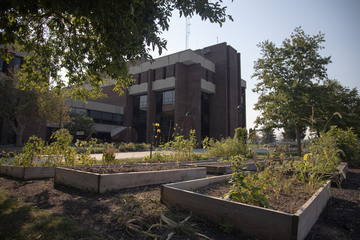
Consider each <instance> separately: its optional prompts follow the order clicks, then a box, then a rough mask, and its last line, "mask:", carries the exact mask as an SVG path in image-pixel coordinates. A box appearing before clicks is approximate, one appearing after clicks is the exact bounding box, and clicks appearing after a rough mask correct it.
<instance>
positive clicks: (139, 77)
mask: <svg viewBox="0 0 360 240" xmlns="http://www.w3.org/2000/svg"><path fill="white" fill-rule="evenodd" d="M140 83H141V73H139V74H138V81H137V84H140Z"/></svg>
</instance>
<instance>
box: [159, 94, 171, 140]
mask: <svg viewBox="0 0 360 240" xmlns="http://www.w3.org/2000/svg"><path fill="white" fill-rule="evenodd" d="M174 120H175V91H174V90H170V91H165V92H159V93H157V94H156V121H157V122H158V123H159V124H160V129H161V141H164V142H167V141H170V140H172V138H173V132H174Z"/></svg>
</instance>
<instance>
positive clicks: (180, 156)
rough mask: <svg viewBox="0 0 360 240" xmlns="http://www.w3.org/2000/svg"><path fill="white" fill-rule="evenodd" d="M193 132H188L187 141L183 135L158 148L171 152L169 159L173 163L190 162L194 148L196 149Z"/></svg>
mask: <svg viewBox="0 0 360 240" xmlns="http://www.w3.org/2000/svg"><path fill="white" fill-rule="evenodd" d="M196 144H197V142H196V136H195V130H190V132H189V137H188V139H185V137H184V136H183V135H178V136H175V137H174V140H172V141H169V142H167V143H165V144H163V145H161V146H160V147H161V148H163V149H169V150H171V157H172V158H173V159H174V160H175V161H183V160H192V159H193V154H194V148H195V147H196Z"/></svg>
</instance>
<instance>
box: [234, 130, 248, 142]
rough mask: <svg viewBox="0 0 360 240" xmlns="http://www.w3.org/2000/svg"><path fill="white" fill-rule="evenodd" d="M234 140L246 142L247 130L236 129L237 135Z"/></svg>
mask: <svg viewBox="0 0 360 240" xmlns="http://www.w3.org/2000/svg"><path fill="white" fill-rule="evenodd" d="M234 138H235V139H237V140H240V141H244V142H245V141H246V139H247V131H246V128H241V127H239V128H236V129H235V135H234Z"/></svg>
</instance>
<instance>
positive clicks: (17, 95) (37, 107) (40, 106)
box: [0, 77, 68, 146]
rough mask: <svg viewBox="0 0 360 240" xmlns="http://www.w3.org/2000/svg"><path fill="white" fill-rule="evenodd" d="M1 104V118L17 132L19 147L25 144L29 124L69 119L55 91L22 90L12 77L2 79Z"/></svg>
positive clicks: (65, 108) (60, 98) (0, 81)
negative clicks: (24, 136) (24, 138)
mask: <svg viewBox="0 0 360 240" xmlns="http://www.w3.org/2000/svg"><path fill="white" fill-rule="evenodd" d="M0 102H1V108H0V118H2V119H3V120H4V121H5V122H6V123H8V124H9V126H10V127H11V128H12V130H13V131H14V132H15V134H16V145H17V146H22V144H23V142H22V141H23V132H24V130H25V128H26V127H27V126H28V123H30V122H32V123H40V122H39V121H40V120H39V119H41V118H43V119H46V120H49V121H53V122H57V123H58V120H59V119H63V121H66V120H67V119H68V115H67V107H66V106H65V104H64V101H63V98H62V97H61V96H57V95H56V94H55V91H53V90H49V89H43V91H39V90H36V89H33V90H22V89H19V88H17V87H16V80H14V79H12V78H10V77H5V78H2V79H0Z"/></svg>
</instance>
